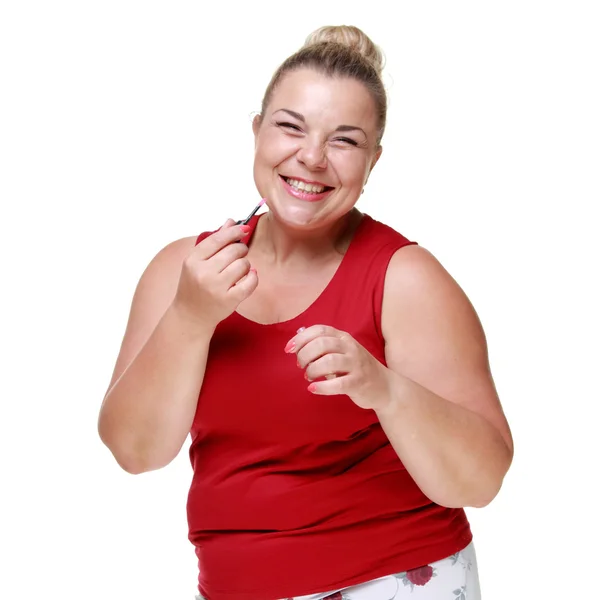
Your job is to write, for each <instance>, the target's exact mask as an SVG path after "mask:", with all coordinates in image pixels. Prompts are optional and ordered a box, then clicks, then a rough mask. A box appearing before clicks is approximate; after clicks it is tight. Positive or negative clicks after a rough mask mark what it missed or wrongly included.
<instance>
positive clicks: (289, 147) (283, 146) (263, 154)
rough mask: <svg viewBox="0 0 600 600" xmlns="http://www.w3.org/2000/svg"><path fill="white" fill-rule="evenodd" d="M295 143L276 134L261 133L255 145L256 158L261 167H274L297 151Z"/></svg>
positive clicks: (289, 138) (291, 139) (269, 132)
mask: <svg viewBox="0 0 600 600" xmlns="http://www.w3.org/2000/svg"><path fill="white" fill-rule="evenodd" d="M297 146H298V144H297V141H296V140H294V139H293V138H291V137H285V136H282V135H281V134H279V133H278V132H271V131H267V132H264V133H262V134H261V135H260V136H259V138H258V140H257V145H256V158H257V160H258V162H260V163H261V164H262V165H271V166H276V165H277V164H279V163H280V162H282V161H284V160H285V159H286V158H288V157H289V156H291V155H293V154H294V153H295V152H296V149H297Z"/></svg>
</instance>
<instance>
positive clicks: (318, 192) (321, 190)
mask: <svg viewBox="0 0 600 600" xmlns="http://www.w3.org/2000/svg"><path fill="white" fill-rule="evenodd" d="M279 177H280V179H281V183H282V185H283V187H284V189H285V191H286V192H287V193H288V194H289V195H290V196H293V197H294V198H298V199H299V200H304V201H306V202H318V201H319V200H323V199H324V198H326V197H327V196H328V195H329V193H330V192H331V191H332V190H333V189H335V188H333V187H331V186H328V185H324V184H322V183H320V182H312V181H311V182H308V181H305V180H302V179H295V178H293V177H285V176H283V175H280V176H279Z"/></svg>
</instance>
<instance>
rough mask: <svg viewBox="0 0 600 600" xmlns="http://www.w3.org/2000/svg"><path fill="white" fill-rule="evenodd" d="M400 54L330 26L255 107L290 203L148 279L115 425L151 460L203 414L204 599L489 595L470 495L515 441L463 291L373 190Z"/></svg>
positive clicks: (135, 316)
mask: <svg viewBox="0 0 600 600" xmlns="http://www.w3.org/2000/svg"><path fill="white" fill-rule="evenodd" d="M381 62H382V59H381V54H380V52H379V50H378V49H377V47H376V46H374V45H373V43H372V42H371V40H370V39H369V38H368V37H367V36H365V34H364V33H362V32H361V31H360V30H359V29H357V28H354V27H325V28H322V29H320V30H318V31H316V32H315V33H314V34H312V35H311V36H310V37H309V39H308V40H307V42H306V44H305V46H304V47H303V48H302V49H301V50H300V51H299V52H298V53H296V54H295V55H293V56H292V57H290V58H289V59H288V60H286V61H285V62H284V63H283V64H282V66H281V67H280V68H279V70H278V71H277V72H276V73H275V75H274V77H273V79H272V81H271V83H270V84H269V87H268V88H267V91H266V93H265V97H264V100H263V105H262V111H261V114H260V115H259V116H257V117H256V118H255V120H254V123H253V129H254V135H255V159H254V176H255V182H256V186H257V189H258V191H259V193H260V194H261V196H262V197H264V198H265V199H266V203H267V206H268V209H269V211H268V212H267V213H266V214H264V215H262V216H260V217H257V216H254V217H253V218H252V219H251V220H250V221H249V223H248V224H247V225H243V224H242V225H238V224H236V223H235V222H233V221H232V220H228V221H227V222H226V223H225V224H224V225H223V227H221V229H219V230H218V231H216V232H213V233H204V234H202V235H200V236H199V237H198V238H197V239H196V238H186V239H182V240H179V241H176V242H173V243H172V244H170V245H168V246H167V247H165V248H164V249H163V250H161V251H160V252H159V253H158V254H157V256H156V257H155V258H154V259H153V260H152V261H151V263H150V265H149V266H148V268H147V269H146V271H145V272H144V274H143V276H142V277H141V280H140V282H139V285H138V287H137V290H136V293H135V296H134V299H133V303H132V309H131V314H130V319H129V323H128V326H127V330H126V333H125V336H124V340H123V344H122V348H121V351H120V354H119V357H118V359H117V363H116V367H115V371H114V375H113V378H112V381H111V383H110V385H109V389H108V392H107V394H106V397H105V399H104V402H103V406H102V409H101V412H100V420H99V431H100V435H101V438H102V440H103V441H104V443H105V444H106V445H107V446H108V447H109V448H110V449H111V451H112V452H113V454H114V456H115V458H116V460H117V461H118V462H119V464H120V465H121V466H122V467H123V468H124V469H126V470H127V471H129V472H131V473H141V472H144V471H149V470H153V469H158V468H161V467H163V466H165V465H167V464H168V463H169V462H170V461H171V460H173V458H175V456H176V455H177V454H178V452H179V451H180V449H181V447H182V445H183V443H184V441H185V439H186V437H187V435H188V433H190V432H191V435H192V444H191V447H190V458H191V460H192V465H193V468H194V477H193V482H192V485H191V489H190V494H189V500H188V520H189V527H190V540H191V541H192V543H193V544H194V546H195V547H196V553H197V555H198V559H199V567H200V584H199V591H200V594H201V595H200V596H199V597H200V598H206V599H208V600H229V599H230V600H241V599H243V600H275V599H281V598H299V597H304V596H307V597H310V598H315V599H316V598H325V597H328V596H331V597H333V598H346V599H349V600H353V599H358V598H367V599H373V600H379V599H381V600H384V599H391V598H396V599H400V598H405V597H410V598H423V599H426V598H427V599H433V598H459V599H463V600H464V599H467V598H468V599H469V600H473V599H475V598H478V597H479V586H478V579H477V570H476V562H475V554H474V550H473V545H472V536H471V532H470V528H469V523H468V521H467V519H466V516H465V513H464V510H463V507H466V506H474V507H479V506H484V505H486V504H488V503H489V502H490V501H491V500H492V499H493V498H494V497H495V495H496V494H497V492H498V490H499V489H500V486H501V483H502V480H503V477H504V475H505V474H506V472H507V470H508V468H509V465H510V462H511V460H512V439H511V434H510V430H509V427H508V424H507V422H506V419H505V417H504V414H503V411H502V408H501V405H500V401H499V399H498V396H497V393H496V390H495V387H494V383H493V380H492V376H491V374H490V369H489V364H488V358H487V349H486V341H485V337H484V333H483V331H482V328H481V325H480V323H479V320H478V318H477V315H476V313H475V311H474V309H473V308H472V306H471V304H470V303H469V301H468V299H467V298H466V297H465V295H464V293H463V292H462V290H461V288H460V287H459V286H458V285H457V284H456V282H455V281H454V280H453V279H452V278H451V276H450V275H449V274H448V273H447V272H446V271H445V270H444V269H443V267H442V266H441V265H440V264H439V262H438V261H437V260H436V259H435V258H434V257H433V256H432V255H431V254H430V253H429V252H427V251H426V250H425V249H424V248H422V247H419V246H418V245H417V244H416V243H414V242H411V241H409V240H408V239H407V238H405V237H404V236H402V235H401V234H400V233H397V232H395V231H394V230H392V229H391V228H389V227H387V226H385V225H383V224H382V223H378V222H377V221H375V220H373V219H371V218H370V217H368V216H367V215H363V214H361V213H359V212H358V210H357V209H356V208H355V203H356V202H357V200H358V198H359V197H360V194H361V192H362V190H363V188H364V185H365V184H366V182H367V180H368V177H369V174H370V172H371V170H372V169H373V167H374V166H375V164H376V163H377V161H378V159H379V157H380V156H381V144H380V143H381V138H382V135H383V131H384V128H385V118H386V96H385V91H384V88H383V85H382V82H381V77H380V71H381ZM240 241H241V242H242V243H239V242H240Z"/></svg>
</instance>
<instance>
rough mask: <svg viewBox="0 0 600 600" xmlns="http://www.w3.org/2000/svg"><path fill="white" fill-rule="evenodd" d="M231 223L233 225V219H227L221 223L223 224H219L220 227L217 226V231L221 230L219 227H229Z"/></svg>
mask: <svg viewBox="0 0 600 600" xmlns="http://www.w3.org/2000/svg"><path fill="white" fill-rule="evenodd" d="M232 225H235V221H234V220H233V219H227V220H226V221H225V223H223V225H221V227H219V231H221V229H227V228H228V227H231V226H232Z"/></svg>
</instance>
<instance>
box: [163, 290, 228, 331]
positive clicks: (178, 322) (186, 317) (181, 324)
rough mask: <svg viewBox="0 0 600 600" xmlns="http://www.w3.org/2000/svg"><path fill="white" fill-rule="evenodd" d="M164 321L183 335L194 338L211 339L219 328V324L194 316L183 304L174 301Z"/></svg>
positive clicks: (166, 312)
mask: <svg viewBox="0 0 600 600" xmlns="http://www.w3.org/2000/svg"><path fill="white" fill-rule="evenodd" d="M163 319H164V320H166V321H168V322H171V323H173V324H174V325H175V327H176V329H177V330H178V331H180V332H181V333H182V334H186V335H189V336H191V337H192V338H201V339H204V338H207V337H208V338H209V339H210V338H211V337H212V336H213V334H214V332H215V329H216V327H217V323H210V322H208V321H207V320H206V319H202V318H200V317H198V315H195V314H192V313H191V311H190V310H189V309H188V308H187V307H185V306H184V305H183V304H182V303H180V302H177V300H173V302H171V304H170V306H169V307H168V308H167V310H166V311H165V315H164V317H163Z"/></svg>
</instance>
